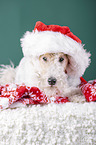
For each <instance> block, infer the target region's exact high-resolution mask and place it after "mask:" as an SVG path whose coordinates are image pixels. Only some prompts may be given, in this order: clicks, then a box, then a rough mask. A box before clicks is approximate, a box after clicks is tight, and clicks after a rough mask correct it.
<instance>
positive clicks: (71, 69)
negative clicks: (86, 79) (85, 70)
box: [65, 55, 78, 76]
mask: <svg viewBox="0 0 96 145" xmlns="http://www.w3.org/2000/svg"><path fill="white" fill-rule="evenodd" d="M67 58H68V63H67V66H66V70H65V73H67V74H68V76H74V75H75V72H76V68H77V67H78V65H76V62H75V60H74V59H73V58H72V57H71V56H69V55H67Z"/></svg>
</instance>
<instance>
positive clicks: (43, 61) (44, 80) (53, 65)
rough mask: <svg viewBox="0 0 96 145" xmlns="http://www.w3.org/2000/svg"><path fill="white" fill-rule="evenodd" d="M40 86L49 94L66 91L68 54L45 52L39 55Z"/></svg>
mask: <svg viewBox="0 0 96 145" xmlns="http://www.w3.org/2000/svg"><path fill="white" fill-rule="evenodd" d="M39 62H40V68H41V74H40V79H41V80H40V88H42V90H43V91H44V92H45V93H46V94H47V95H49V96H56V95H62V94H64V92H66V91H68V75H67V67H68V65H69V60H68V56H67V55H66V54H64V53H46V54H44V55H41V56H40V57H39Z"/></svg>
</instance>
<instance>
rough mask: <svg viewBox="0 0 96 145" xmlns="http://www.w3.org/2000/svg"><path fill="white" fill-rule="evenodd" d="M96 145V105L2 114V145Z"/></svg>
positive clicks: (16, 110) (73, 105)
mask: <svg viewBox="0 0 96 145" xmlns="http://www.w3.org/2000/svg"><path fill="white" fill-rule="evenodd" d="M95 144H96V103H95V102H91V103H84V104H77V103H65V104H48V105H43V106H40V105H36V106H35V105H32V106H30V107H24V108H16V109H6V110H0V145H95Z"/></svg>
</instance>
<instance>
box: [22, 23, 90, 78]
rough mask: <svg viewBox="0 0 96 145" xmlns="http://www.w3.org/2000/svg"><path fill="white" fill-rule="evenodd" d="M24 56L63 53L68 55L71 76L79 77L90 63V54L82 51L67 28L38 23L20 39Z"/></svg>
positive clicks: (81, 46) (81, 47)
mask: <svg viewBox="0 0 96 145" xmlns="http://www.w3.org/2000/svg"><path fill="white" fill-rule="evenodd" d="M21 47H22V50H23V54H24V56H30V55H31V56H40V55H43V54H45V53H58V52H63V53H64V54H67V55H68V58H69V67H68V68H67V72H68V73H69V74H70V75H71V76H74V75H75V76H77V77H80V76H82V75H83V73H84V72H85V69H86V68H87V67H88V65H89V63H90V59H89V57H90V53H87V52H86V50H84V49H83V45H82V43H81V40H80V39H79V38H78V37H77V36H75V35H74V34H73V33H72V32H71V31H70V29H69V28H68V27H67V26H58V25H45V24H44V23H42V22H40V21H38V22H37V23H36V25H35V28H34V30H33V31H32V32H29V31H27V32H26V33H25V35H24V37H23V38H21Z"/></svg>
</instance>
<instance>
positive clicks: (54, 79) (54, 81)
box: [48, 77, 57, 86]
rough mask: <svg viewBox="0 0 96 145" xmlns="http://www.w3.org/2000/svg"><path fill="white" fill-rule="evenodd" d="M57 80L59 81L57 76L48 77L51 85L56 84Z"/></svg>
mask: <svg viewBox="0 0 96 145" xmlns="http://www.w3.org/2000/svg"><path fill="white" fill-rule="evenodd" d="M56 81H57V80H56V78H54V77H50V78H49V79H48V84H49V85H51V86H53V85H55V84H56Z"/></svg>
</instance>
